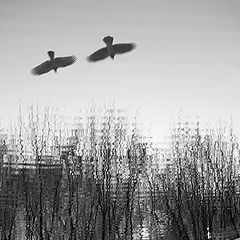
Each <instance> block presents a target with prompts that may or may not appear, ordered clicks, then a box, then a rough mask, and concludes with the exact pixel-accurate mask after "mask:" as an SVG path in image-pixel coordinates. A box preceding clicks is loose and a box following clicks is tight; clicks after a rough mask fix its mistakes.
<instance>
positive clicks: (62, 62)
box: [54, 56, 77, 68]
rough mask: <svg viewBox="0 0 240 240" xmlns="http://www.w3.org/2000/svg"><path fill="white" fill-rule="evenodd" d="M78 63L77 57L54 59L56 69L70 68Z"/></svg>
mask: <svg viewBox="0 0 240 240" xmlns="http://www.w3.org/2000/svg"><path fill="white" fill-rule="evenodd" d="M76 61H77V58H76V57H75V56H69V57H58V58H55V59H54V65H55V66H56V67H58V68H59V67H66V66H69V65H71V64H73V63H75V62H76Z"/></svg>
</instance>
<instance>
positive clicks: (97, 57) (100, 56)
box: [87, 47, 108, 62]
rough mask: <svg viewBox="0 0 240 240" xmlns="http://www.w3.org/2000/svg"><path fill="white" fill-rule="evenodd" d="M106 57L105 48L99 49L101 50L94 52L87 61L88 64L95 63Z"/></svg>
mask: <svg viewBox="0 0 240 240" xmlns="http://www.w3.org/2000/svg"><path fill="white" fill-rule="evenodd" d="M106 57H108V51H107V48H106V47H105V48H101V49H99V50H97V51H96V52H94V53H93V54H91V55H90V56H88V57H87V60H88V61H89V62H96V61H99V60H102V59H104V58H106Z"/></svg>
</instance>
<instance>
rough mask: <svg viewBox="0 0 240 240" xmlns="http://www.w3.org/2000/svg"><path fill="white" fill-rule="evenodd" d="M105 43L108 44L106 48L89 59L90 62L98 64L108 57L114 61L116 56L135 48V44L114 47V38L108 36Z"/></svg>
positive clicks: (121, 44)
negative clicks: (97, 62)
mask: <svg viewBox="0 0 240 240" xmlns="http://www.w3.org/2000/svg"><path fill="white" fill-rule="evenodd" d="M103 41H104V42H105V43H106V45H107V46H106V47H104V48H101V49H99V50H97V51H96V52H94V53H93V54H91V55H90V56H88V57H87V60H88V61H89V62H96V61H99V60H102V59H105V58H107V57H109V56H110V57H111V58H112V59H114V56H115V55H116V54H122V53H126V52H130V51H132V50H133V49H134V48H135V47H136V44H135V43H119V44H114V45H113V37H111V36H107V37H104V38H103Z"/></svg>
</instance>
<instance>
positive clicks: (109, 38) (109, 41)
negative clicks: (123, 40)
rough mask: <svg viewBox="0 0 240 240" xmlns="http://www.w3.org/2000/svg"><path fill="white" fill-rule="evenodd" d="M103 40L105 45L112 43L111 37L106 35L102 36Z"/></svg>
mask: <svg viewBox="0 0 240 240" xmlns="http://www.w3.org/2000/svg"><path fill="white" fill-rule="evenodd" d="M103 41H104V42H105V43H106V44H107V45H112V43H113V37H110V36H107V37H105V38H103Z"/></svg>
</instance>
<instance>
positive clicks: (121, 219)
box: [0, 109, 240, 240]
mask: <svg viewBox="0 0 240 240" xmlns="http://www.w3.org/2000/svg"><path fill="white" fill-rule="evenodd" d="M92 111H93V113H91V114H90V117H89V118H88V119H87V121H86V122H85V125H84V124H83V123H81V122H80V123H79V122H78V123H77V127H76V128H75V129H74V130H71V131H69V130H68V129H61V131H60V130H59V129H56V126H58V124H57V123H56V119H55V120H54V124H52V125H51V121H50V117H49V116H48V115H47V113H46V114H45V116H44V121H43V122H42V125H41V124H40V121H39V118H37V117H36V116H34V114H32V115H31V116H30V117H29V121H30V122H29V123H28V125H27V126H29V127H22V128H20V130H19V132H18V134H16V135H11V136H10V137H8V136H4V137H3V139H2V136H1V135H0V203H1V204H0V234H1V235H0V236H1V239H4V240H5V239H41V240H43V239H73V240H76V239H85V240H99V239H102V240H120V239H121V240H123V239H124V240H125V239H131V240H135V239H136V240H137V239H153V240H158V239H164V240H168V239H169V240H175V239H176V240H179V239H183V240H202V239H204V240H205V239H208V236H214V237H215V239H227V238H229V239H234V238H237V237H239V236H240V235H239V222H240V217H239V216H240V207H239V204H238V203H239V202H240V195H239V169H240V168H239V162H240V161H239V159H240V158H239V154H240V151H239V144H237V142H236V140H235V139H234V136H233V135H231V134H230V135H229V136H230V137H229V136H225V135H223V134H222V133H218V134H216V135H214V134H212V133H211V134H209V133H207V134H206V135H204V136H202V135H201V134H200V130H199V125H198V124H196V126H193V127H192V128H191V129H190V127H189V125H188V124H185V123H184V124H182V125H181V123H179V125H178V126H177V128H176V129H174V131H173V136H172V137H171V142H170V144H169V148H168V149H165V150H164V151H162V150H161V149H159V148H156V147H154V146H153V144H152V143H151V142H150V141H149V139H148V138H145V137H143V136H141V135H140V134H139V132H140V131H139V130H138V128H137V124H132V125H131V126H132V127H130V125H129V124H127V121H126V118H125V117H124V116H123V115H122V113H121V112H117V113H116V111H114V110H112V109H110V110H108V111H106V112H105V115H104V116H103V117H97V116H96V114H95V113H94V110H92ZM39 125H40V126H39ZM24 131H26V132H24ZM57 133H59V134H57Z"/></svg>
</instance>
